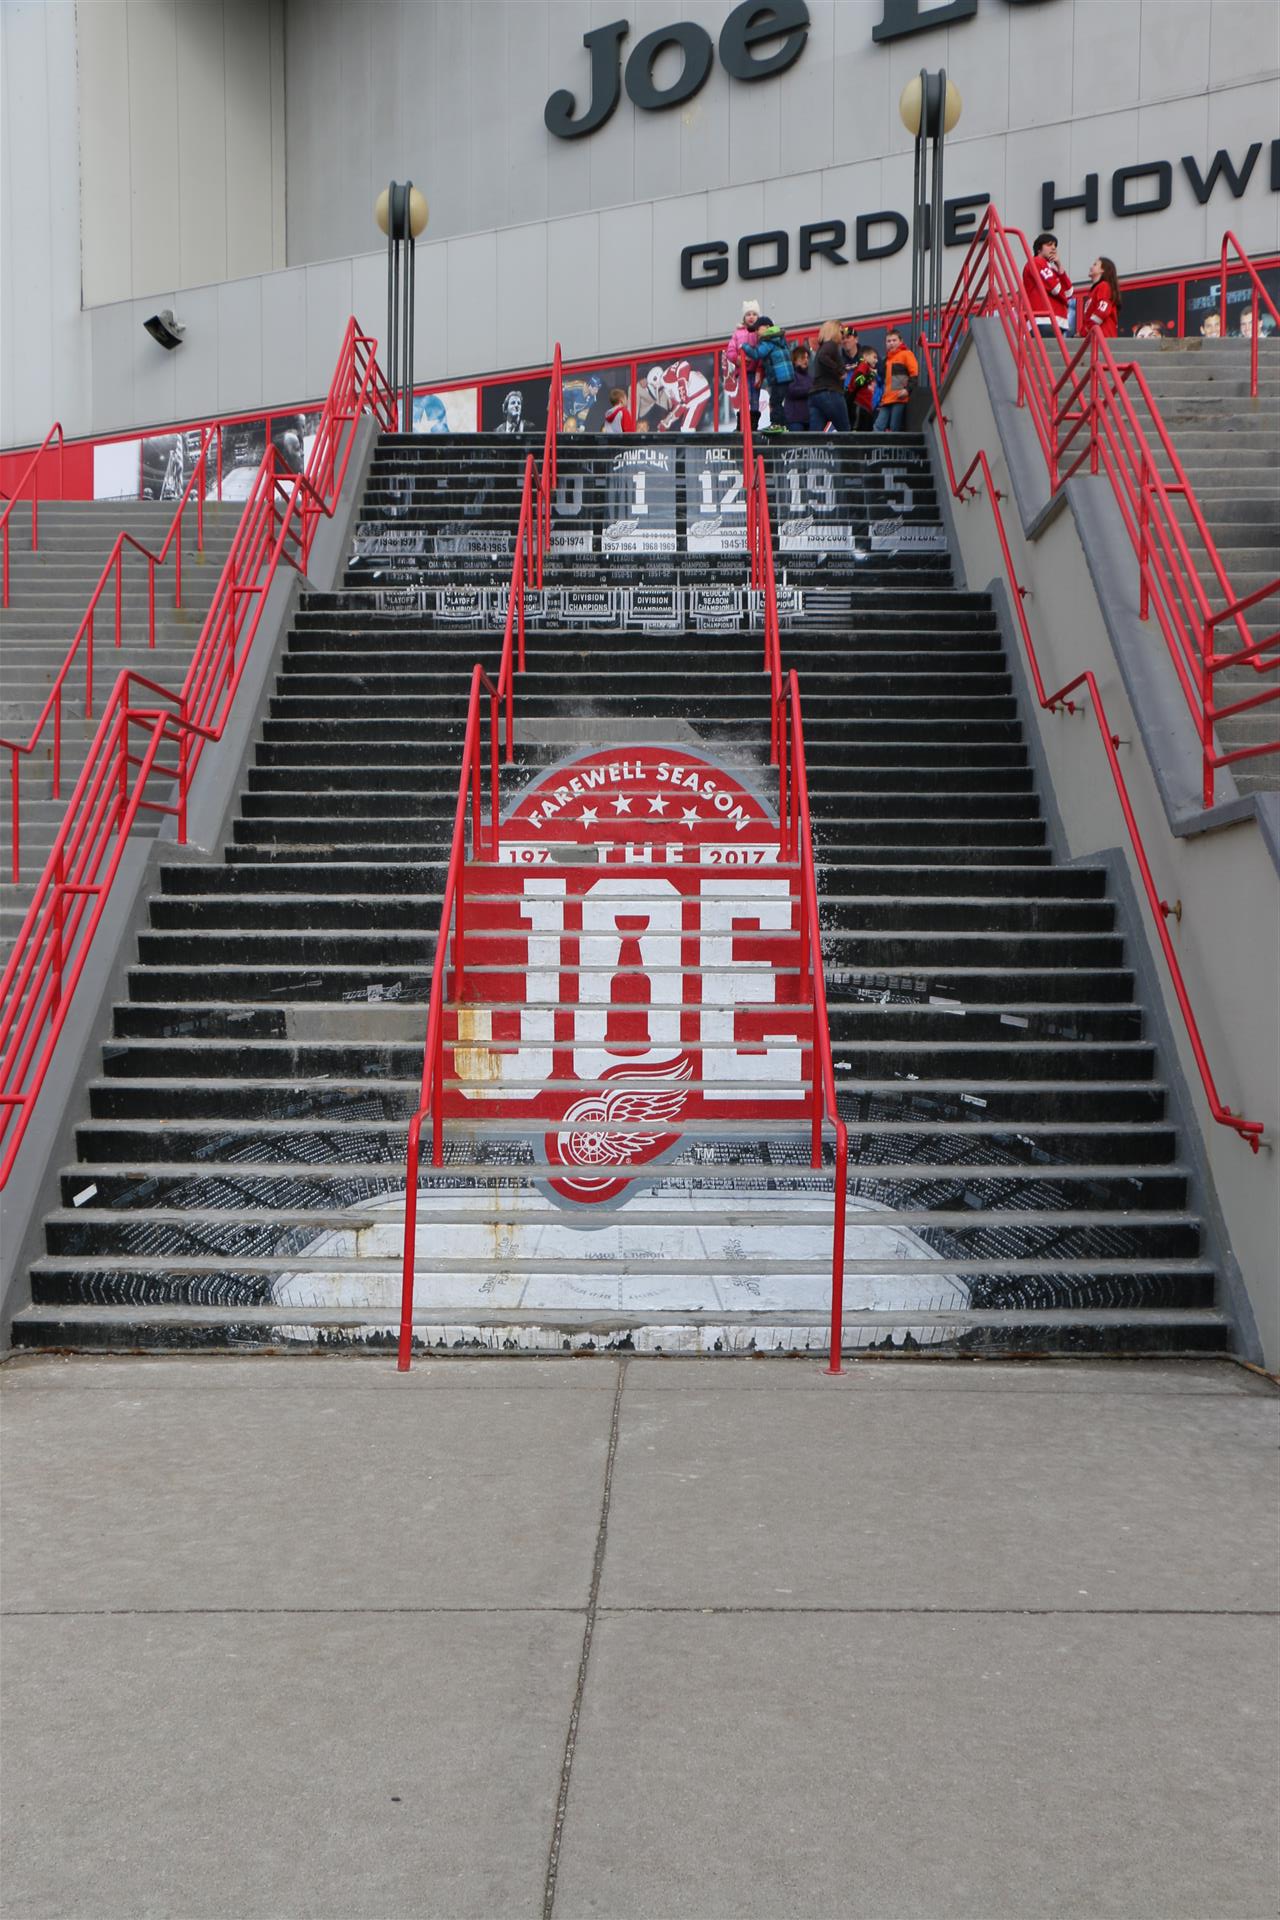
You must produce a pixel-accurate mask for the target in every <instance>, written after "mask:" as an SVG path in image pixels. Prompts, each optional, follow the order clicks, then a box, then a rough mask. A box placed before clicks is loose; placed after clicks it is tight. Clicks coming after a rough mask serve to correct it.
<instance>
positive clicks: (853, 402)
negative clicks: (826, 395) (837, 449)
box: [844, 347, 880, 433]
mask: <svg viewBox="0 0 1280 1920" xmlns="http://www.w3.org/2000/svg"><path fill="white" fill-rule="evenodd" d="M878 361H879V355H878V354H877V353H876V350H875V348H874V347H864V348H863V350H862V353H861V354H860V355H859V357H858V359H857V360H856V361H855V362H854V364H853V366H852V368H851V369H850V371H849V378H848V379H847V380H846V381H845V388H844V390H845V393H846V395H847V396H848V401H849V424H850V426H851V427H852V428H853V430H854V432H855V433H870V432H871V429H872V427H873V426H874V424H875V417H876V399H875V393H876V382H877V380H878V379H879V377H880V375H879V371H878V364H877V363H878Z"/></svg>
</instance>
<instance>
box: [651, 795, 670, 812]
mask: <svg viewBox="0 0 1280 1920" xmlns="http://www.w3.org/2000/svg"><path fill="white" fill-rule="evenodd" d="M666 810H667V803H666V801H665V799H664V798H663V796H662V795H661V794H660V793H654V794H651V795H650V796H649V811H650V813H665V812H666Z"/></svg>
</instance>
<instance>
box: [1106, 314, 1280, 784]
mask: <svg viewBox="0 0 1280 1920" xmlns="http://www.w3.org/2000/svg"><path fill="white" fill-rule="evenodd" d="M1117 345H1118V347H1119V348H1120V349H1121V355H1120V357H1121V358H1122V359H1126V360H1127V359H1133V360H1136V361H1137V362H1138V364H1139V366H1140V367H1141V368H1142V371H1143V374H1144V375H1145V377H1146V379H1147V382H1148V385H1149V386H1150V388H1151V391H1152V394H1153V396H1154V398H1155V400H1156V404H1157V405H1158V407H1159V409H1160V413H1161V417H1162V418H1163V420H1164V422H1165V425H1166V426H1167V428H1168V430H1169V435H1170V438H1171V439H1172V441H1173V444H1174V446H1175V447H1176V448H1177V451H1178V457H1179V459H1180V460H1181V462H1182V464H1183V466H1184V468H1185V469H1186V473H1187V476H1188V478H1189V480H1190V482H1191V485H1192V489H1193V491H1194V493H1195V496H1196V499H1197V500H1198V502H1199V504H1200V508H1201V511H1202V512H1203V514H1204V518H1205V522H1206V524H1207V526H1208V528H1209V531H1210V533H1211V534H1212V535H1213V539H1214V544H1215V545H1216V546H1217V548H1218V551H1219V553H1220V554H1221V556H1222V561H1223V565H1224V567H1225V570H1226V573H1227V577H1228V579H1229V580H1230V582H1231V585H1232V588H1233V590H1234V592H1235V593H1236V594H1237V595H1239V596H1241V597H1243V596H1245V595H1247V594H1250V593H1253V592H1255V591H1256V590H1257V589H1258V588H1260V587H1264V586H1267V585H1268V584H1269V583H1270V582H1271V581H1273V580H1274V579H1275V578H1276V577H1277V575H1280V340H1276V339H1273V338H1268V339H1264V340H1260V341H1259V343H1258V393H1257V396H1256V398H1255V397H1251V396H1250V393H1249V342H1248V341H1247V340H1235V339H1232V340H1201V339H1196V338H1191V339H1186V340H1124V341H1120V342H1118V343H1117ZM1138 410H1139V413H1140V415H1141V416H1142V417H1143V419H1144V421H1145V419H1146V417H1147V412H1146V408H1145V406H1144V405H1143V403H1142V402H1141V400H1140V398H1139V401H1138ZM1159 464H1160V466H1161V468H1162V469H1163V471H1164V474H1165V477H1166V478H1168V479H1171V478H1172V477H1173V470H1172V463H1171V462H1170V461H1169V460H1168V459H1167V457H1166V456H1165V455H1164V454H1163V453H1162V454H1161V455H1160V460H1159ZM1179 517H1180V519H1181V520H1182V523H1183V525H1184V527H1186V528H1187V530H1188V540H1189V543H1190V544H1191V550H1192V552H1193V553H1199V552H1202V551H1203V547H1202V544H1201V543H1200V542H1199V540H1198V538H1197V536H1196V535H1195V532H1194V527H1193V523H1192V520H1191V515H1190V512H1189V511H1188V510H1186V509H1185V508H1180V514H1179ZM1199 574H1200V579H1201V581H1202V582H1203V583H1204V586H1205V589H1206V592H1207V593H1208V595H1209V601H1210V605H1211V606H1212V607H1213V608H1215V609H1216V608H1217V607H1219V606H1221V605H1222V590H1221V587H1220V585H1219V583H1218V581H1217V578H1216V576H1215V575H1214V574H1213V572H1212V570H1211V569H1209V568H1208V567H1201V568H1200V569H1199ZM1250 623H1251V626H1252V630H1253V633H1254V635H1255V637H1256V638H1258V639H1262V638H1263V637H1264V636H1265V635H1266V634H1267V633H1269V632H1274V631H1275V629H1276V628H1277V627H1280V594H1277V595H1276V596H1274V597H1273V598H1272V599H1270V600H1266V601H1263V602H1261V603H1260V604H1259V606H1258V607H1257V608H1256V609H1255V610H1254V611H1253V613H1252V614H1251V615H1250ZM1232 632H1233V630H1232V629H1227V628H1220V629H1219V640H1218V645H1219V647H1220V648H1221V649H1223V650H1224V651H1225V650H1229V649H1230V647H1231V645H1232ZM1237 644H1243V642H1237ZM1275 679H1276V676H1275V674H1274V672H1273V673H1272V674H1270V676H1269V677H1268V678H1263V677H1262V676H1261V675H1260V674H1259V673H1257V672H1256V671H1255V670H1254V669H1253V668H1252V667H1248V666H1245V667H1238V668H1232V669H1230V670H1229V671H1227V672H1225V673H1223V674H1220V675H1219V676H1218V687H1219V692H1218V700H1219V703H1220V704H1227V703H1229V702H1230V701H1231V700H1234V699H1247V698H1248V697H1249V696H1250V695H1252V694H1256V693H1258V692H1261V691H1263V690H1264V689H1265V688H1266V687H1267V686H1268V685H1274V684H1275ZM1218 733H1219V740H1220V743H1221V745H1222V747H1223V748H1224V750H1226V751H1228V752H1230V751H1232V750H1234V749H1235V748H1238V747H1244V746H1251V745H1253V744H1255V743H1258V744H1260V743H1261V742H1263V741H1270V740H1274V739H1276V738H1277V736H1278V735H1280V704H1271V705H1268V706H1265V707H1262V708H1259V709H1255V711H1253V712H1252V713H1241V714H1235V715H1232V716H1231V717H1230V718H1229V719H1227V720H1224V721H1223V722H1221V723H1220V726H1219V729H1218ZM1231 773H1232V775H1233V777H1234V779H1235V783H1236V786H1237V787H1238V788H1239V790H1240V792H1241V793H1254V792H1260V791H1269V792H1273V791H1275V790H1276V789H1277V788H1280V750H1278V751H1277V752H1275V753H1270V754H1260V755H1258V757H1257V758H1256V759H1253V760H1243V761H1238V762H1237V763H1236V764H1235V765H1234V766H1233V767H1232V768H1231Z"/></svg>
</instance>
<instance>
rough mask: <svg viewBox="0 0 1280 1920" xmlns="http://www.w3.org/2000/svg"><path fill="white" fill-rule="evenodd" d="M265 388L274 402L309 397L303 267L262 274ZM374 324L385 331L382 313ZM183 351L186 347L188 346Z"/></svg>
mask: <svg viewBox="0 0 1280 1920" xmlns="http://www.w3.org/2000/svg"><path fill="white" fill-rule="evenodd" d="M261 286H262V391H263V392H264V393H265V394H269V395H270V396H271V399H272V401H273V402H275V401H279V402H282V403H283V402H287V401H290V400H306V399H309V398H310V397H311V396H310V395H309V394H308V393H306V392H304V391H301V389H302V388H303V385H304V381H303V374H304V371H305V369H304V368H303V366H302V356H301V354H300V353H299V351H298V342H299V341H300V340H303V339H305V338H306V324H307V276H306V270H305V269H304V268H302V267H293V268H290V269H289V270H288V271H287V272H285V273H266V274H263V276H262V281H261ZM370 324H372V325H373V326H374V327H375V329H376V331H377V333H378V334H379V335H381V333H382V331H383V323H382V316H381V315H380V314H379V315H378V316H376V318H375V319H374V321H373V322H372V323H370ZM183 351H184V352H185V351H186V349H185V347H184V349H183Z"/></svg>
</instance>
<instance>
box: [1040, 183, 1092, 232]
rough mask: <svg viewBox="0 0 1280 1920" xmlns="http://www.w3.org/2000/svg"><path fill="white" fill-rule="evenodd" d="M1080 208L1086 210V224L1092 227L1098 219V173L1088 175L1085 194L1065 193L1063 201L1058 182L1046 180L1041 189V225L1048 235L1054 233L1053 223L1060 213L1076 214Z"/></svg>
mask: <svg viewBox="0 0 1280 1920" xmlns="http://www.w3.org/2000/svg"><path fill="white" fill-rule="evenodd" d="M1078 207H1083V208H1084V217H1085V224H1086V225H1087V226H1092V225H1093V223H1094V221H1095V220H1096V219H1097V217H1098V176H1097V174H1096V173H1086V175H1085V177H1084V192H1083V193H1072V194H1065V193H1064V194H1063V195H1062V197H1061V199H1059V197H1058V193H1057V182H1056V181H1054V180H1046V181H1045V183H1044V185H1043V186H1042V187H1041V189H1040V225H1041V226H1042V227H1043V228H1044V229H1045V231H1046V232H1047V233H1051V232H1052V231H1053V223H1054V221H1055V219H1056V218H1057V216H1058V215H1059V214H1060V213H1074V212H1075V211H1076V209H1077V208H1078Z"/></svg>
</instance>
